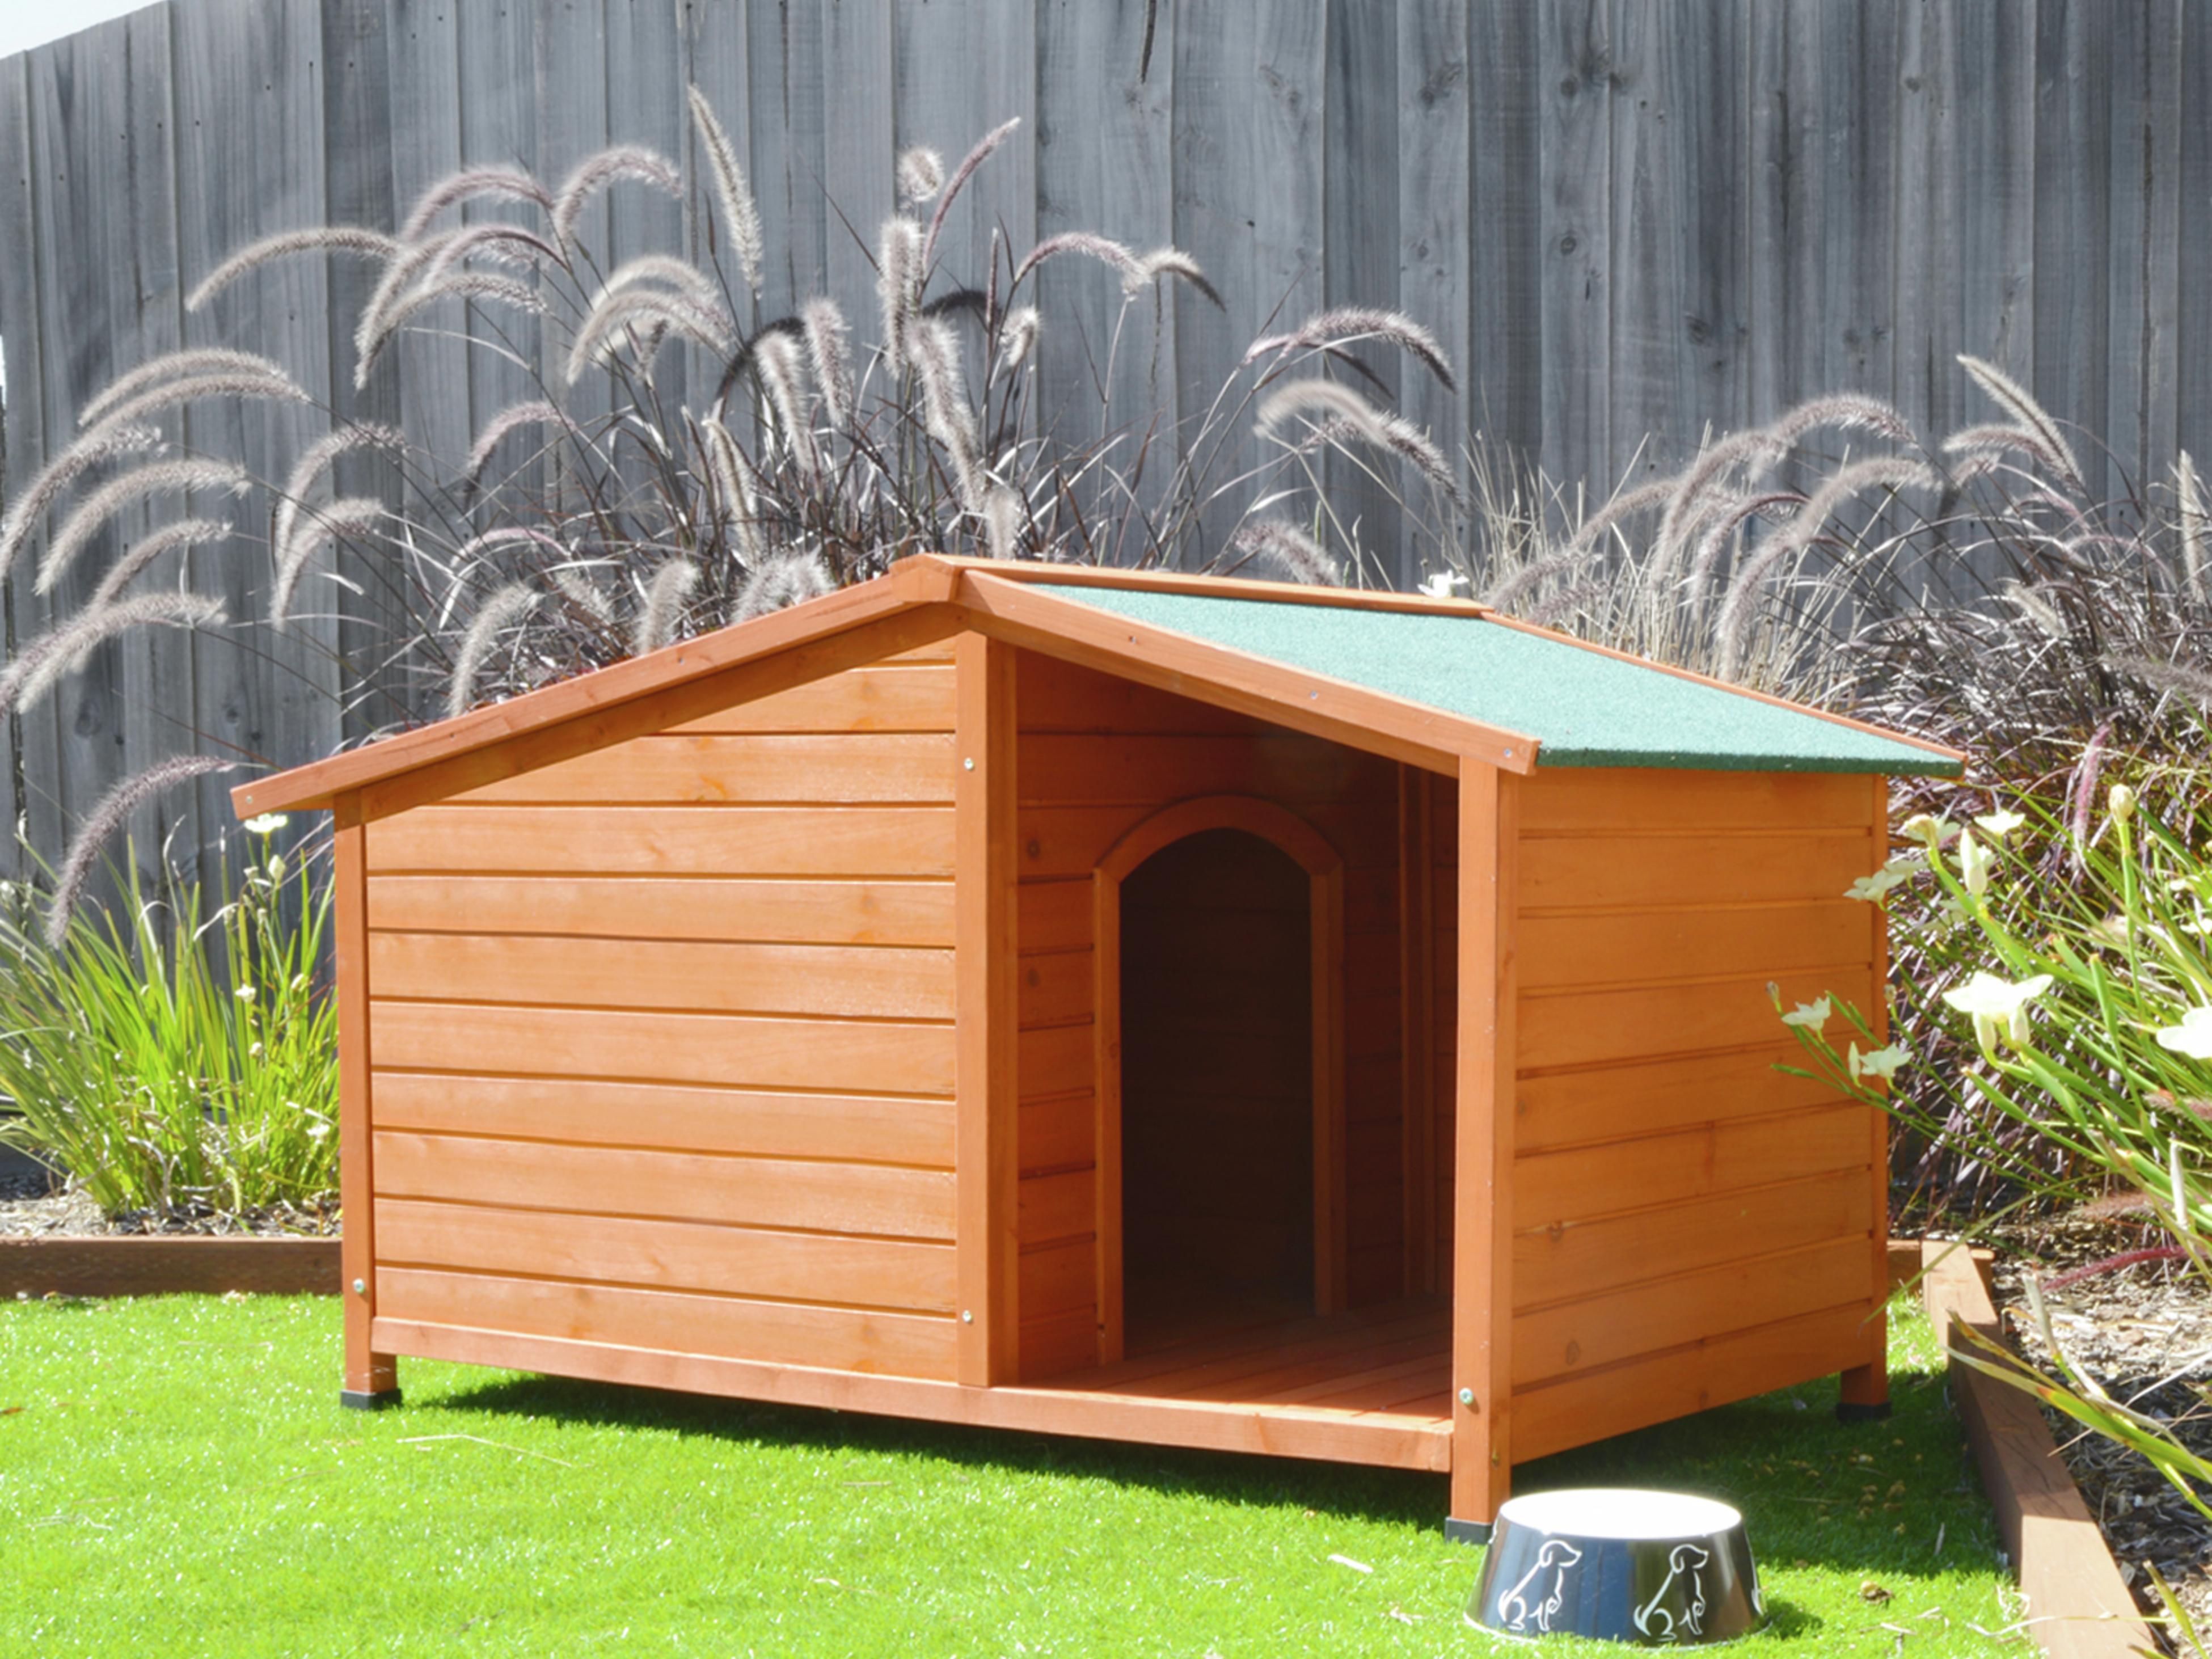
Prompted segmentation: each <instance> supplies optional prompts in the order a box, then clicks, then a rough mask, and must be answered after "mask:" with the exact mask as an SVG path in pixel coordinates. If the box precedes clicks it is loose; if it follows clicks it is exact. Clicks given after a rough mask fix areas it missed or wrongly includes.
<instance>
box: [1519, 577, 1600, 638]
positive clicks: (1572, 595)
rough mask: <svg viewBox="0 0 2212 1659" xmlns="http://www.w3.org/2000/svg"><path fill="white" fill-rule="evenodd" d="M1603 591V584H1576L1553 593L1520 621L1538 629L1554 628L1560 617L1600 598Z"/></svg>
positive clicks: (1570, 613)
mask: <svg viewBox="0 0 2212 1659" xmlns="http://www.w3.org/2000/svg"><path fill="white" fill-rule="evenodd" d="M1605 591H1606V586H1605V584H1604V583H1603V582H1577V583H1576V584H1575V585H1574V586H1572V587H1570V588H1567V589H1565V591H1564V592H1559V593H1554V594H1553V596H1552V597H1551V598H1550V599H1547V600H1545V601H1544V602H1543V604H1541V605H1538V606H1537V607H1536V608H1535V609H1534V610H1533V611H1530V612H1529V613H1528V615H1527V616H1526V617H1522V621H1524V622H1532V623H1535V624H1536V626H1537V627H1539V628H1551V627H1554V626H1556V625H1557V624H1558V623H1559V618H1560V617H1565V616H1571V615H1572V614H1573V613H1574V612H1576V611H1579V610H1581V609H1582V608H1583V606H1585V605H1589V604H1590V603H1591V602H1592V601H1593V600H1595V599H1598V598H1600V597H1601V595H1602V594H1603V593H1604V592H1605Z"/></svg>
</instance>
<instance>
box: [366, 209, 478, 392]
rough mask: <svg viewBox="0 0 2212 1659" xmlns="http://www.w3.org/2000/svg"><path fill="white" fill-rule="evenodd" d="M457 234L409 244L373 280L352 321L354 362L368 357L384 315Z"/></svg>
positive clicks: (380, 330)
mask: <svg viewBox="0 0 2212 1659" xmlns="http://www.w3.org/2000/svg"><path fill="white" fill-rule="evenodd" d="M457 234H459V233H458V232H455V231H447V232H446V233H445V234H443V235H439V236H433V237H431V238H430V239H429V240H428V241H423V242H410V243H409V244H407V245H406V246H403V247H402V248H401V249H400V250H399V252H397V253H395V254H394V255H392V258H391V260H390V261H389V262H388V263H387V264H386V265H385V267H384V275H383V276H380V277H378V278H377V279H376V286H375V287H374V288H373V289H370V290H369V294H368V299H367V300H365V301H362V307H361V315H360V316H359V317H358V318H356V319H355V320H354V325H353V352H354V356H356V358H361V357H366V356H368V352H369V349H370V347H371V345H372V344H373V343H375V342H376V341H377V340H378V338H379V336H380V333H381V332H382V331H383V328H384V317H385V313H386V312H388V311H390V310H391V309H392V307H393V306H395V305H398V303H399V296H400V295H403V294H404V293H405V292H406V291H407V289H409V287H410V285H412V283H414V281H415V279H416V277H417V276H421V275H422V273H423V272H424V271H426V270H428V269H429V268H430V266H431V264H433V263H435V260H436V259H437V258H438V255H439V254H441V252H444V251H445V247H446V244H447V243H448V242H450V241H451V240H453V238H454V236H455V235H457ZM354 379H355V380H356V382H357V383H358V382H359V381H360V379H361V377H360V375H359V374H356V375H355V376H354Z"/></svg>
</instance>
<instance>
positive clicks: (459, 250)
mask: <svg viewBox="0 0 2212 1659" xmlns="http://www.w3.org/2000/svg"><path fill="white" fill-rule="evenodd" d="M437 249H438V251H437V252H436V253H435V255H433V256H432V258H431V260H430V263H429V265H428V268H427V269H426V270H424V271H423V273H422V280H423V281H425V282H435V281H436V280H437V279H438V278H439V277H441V276H444V275H445V274H446V273H447V271H448V270H455V269H457V268H459V266H460V265H462V264H465V262H466V261H468V260H470V259H472V258H478V257H479V256H481V257H482V258H488V259H490V260H492V261H493V262H495V264H502V265H506V266H508V267H509V268H511V269H513V270H538V268H539V266H540V264H552V265H560V266H562V267H564V268H565V267H566V265H567V264H568V258H567V257H566V256H565V255H564V254H562V252H561V250H560V249H559V248H557V247H556V246H553V244H552V243H550V242H549V241H547V240H545V239H544V237H543V236H540V235H539V234H538V233H537V232H536V231H534V230H530V229H527V228H525V227H523V226H521V225H511V224H509V223H507V221H505V220H504V219H487V220H485V221H484V222H483V223H482V224H480V225H468V226H465V227H464V228H461V229H459V230H457V231H454V232H453V233H452V234H450V235H447V236H442V237H441V238H439V240H438V242H437Z"/></svg>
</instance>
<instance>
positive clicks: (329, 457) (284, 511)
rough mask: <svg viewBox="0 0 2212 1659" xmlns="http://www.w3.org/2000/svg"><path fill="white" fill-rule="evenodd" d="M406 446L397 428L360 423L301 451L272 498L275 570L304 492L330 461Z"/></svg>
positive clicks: (289, 538) (397, 450) (335, 430)
mask: <svg viewBox="0 0 2212 1659" xmlns="http://www.w3.org/2000/svg"><path fill="white" fill-rule="evenodd" d="M406 447H407V435H406V434H405V433H404V432H402V431H400V430H399V428H397V427H391V426H381V425H378V424H376V423H375V422H366V421H362V422H349V423H348V424H346V425H344V426H341V427H337V428H332V429H331V431H329V432H326V433H325V434H324V435H322V436H321V437H319V438H318V439H316V440H315V441H314V442H313V443H311V444H309V445H308V446H307V447H306V448H305V449H303V450H301V452H300V459H298V460H296V461H295V462H293V463H292V470H291V471H290V472H289V473H288V474H287V475H286V476H285V478H284V488H283V490H282V491H280V492H279V493H278V495H277V497H276V516H275V518H274V520H272V522H271V524H270V532H269V545H270V550H271V551H272V552H273V553H274V554H275V555H276V563H277V566H278V568H283V564H284V562H285V561H286V559H287V558H288V557H289V555H288V553H287V551H286V550H287V549H288V548H289V546H290V544H291V541H292V530H293V526H295V525H296V524H298V523H299V521H300V509H301V507H302V506H304V505H305V504H306V502H307V492H308V491H309V490H310V489H313V488H314V485H315V480H316V479H318V478H319V477H322V476H323V473H324V471H325V469H327V468H328V467H329V466H330V465H331V463H332V462H333V461H336V460H337V459H339V457H341V456H344V455H350V454H352V453H353V452H354V451H356V449H381V450H384V451H386V452H387V453H391V454H394V455H397V454H398V453H401V452H402V451H404V449H405V448H406Z"/></svg>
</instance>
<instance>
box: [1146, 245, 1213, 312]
mask: <svg viewBox="0 0 2212 1659" xmlns="http://www.w3.org/2000/svg"><path fill="white" fill-rule="evenodd" d="M1163 276H1173V277H1175V278H1176V279H1177V280H1179V281H1181V282H1185V283H1189V284H1190V285H1191V286H1192V287H1193V288H1194V289H1197V290H1198V291H1199V292H1200V294H1203V295H1206V298H1207V299H1209V300H1211V301H1213V304H1214V307H1215V308H1216V309H1217V310H1220V311H1226V310H1228V309H1229V307H1228V306H1227V304H1226V303H1225V301H1223V300H1222V297H1221V294H1220V290H1218V289H1216V288H1215V287H1214V286H1213V284H1212V283H1211V282H1209V281H1207V280H1206V272H1205V270H1203V269H1202V268H1200V264H1199V263H1198V261H1197V260H1195V259H1194V258H1191V257H1190V255H1188V253H1185V252H1183V251H1182V249H1181V248H1179V247H1156V248H1154V249H1153V250H1152V252H1150V253H1146V254H1143V255H1140V256H1139V258H1138V260H1137V269H1136V270H1135V271H1134V272H1133V273H1125V274H1124V275H1123V276H1122V278H1121V293H1122V295H1123V296H1124V297H1125V298H1127V299H1132V300H1133V299H1135V298H1136V297H1137V296H1138V295H1139V294H1142V293H1143V292H1144V291H1145V290H1146V289H1147V288H1149V287H1151V286H1152V284H1153V283H1157V282H1158V281H1159V279H1160V278H1161V277H1163Z"/></svg>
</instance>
